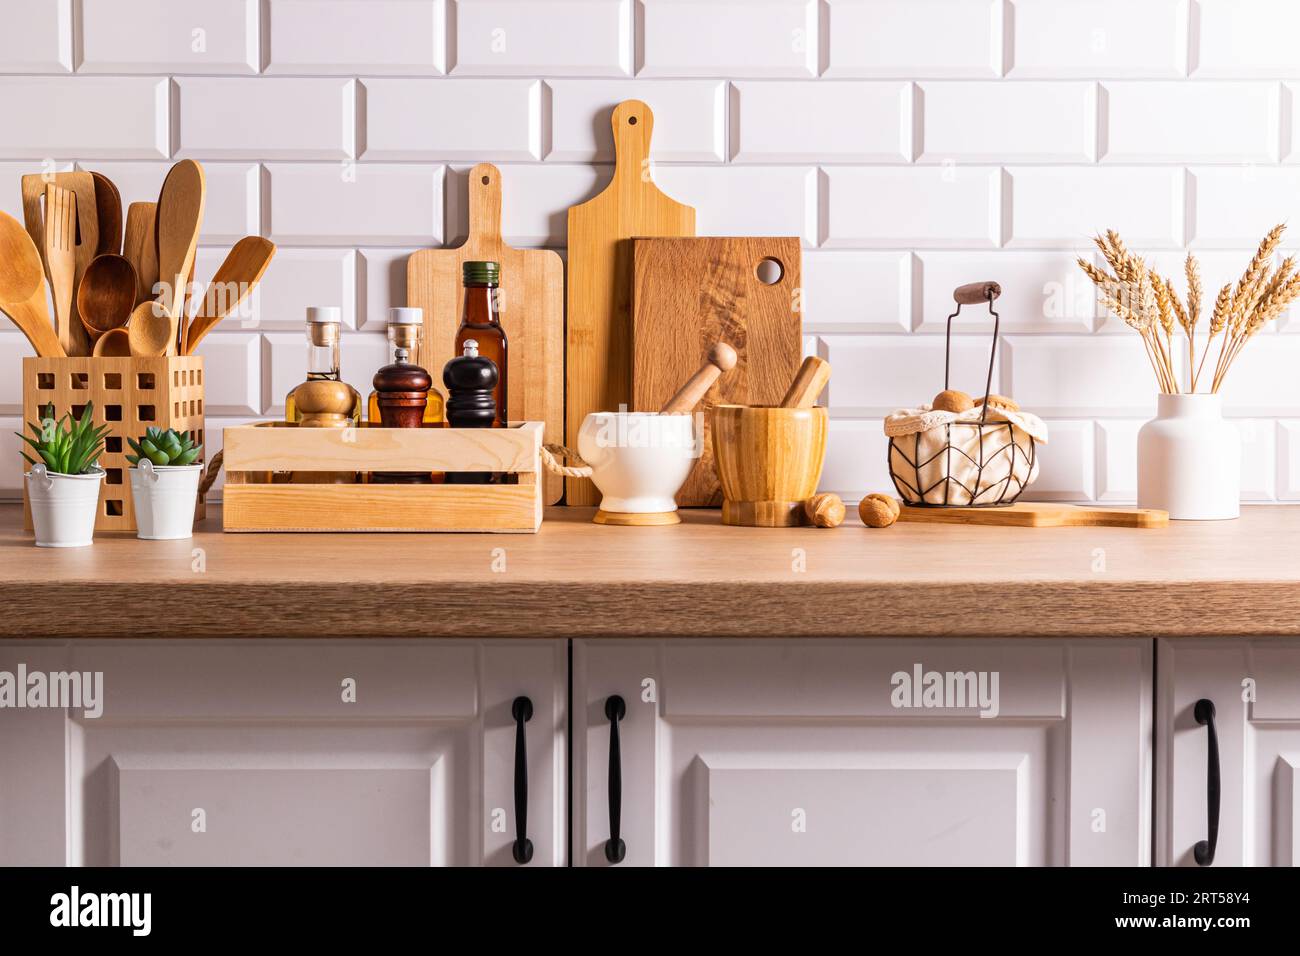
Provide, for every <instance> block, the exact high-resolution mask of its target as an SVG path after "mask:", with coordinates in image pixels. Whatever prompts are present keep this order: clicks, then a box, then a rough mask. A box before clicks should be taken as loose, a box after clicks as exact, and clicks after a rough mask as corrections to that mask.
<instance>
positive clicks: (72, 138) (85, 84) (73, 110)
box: [0, 76, 171, 159]
mask: <svg viewBox="0 0 1300 956" xmlns="http://www.w3.org/2000/svg"><path fill="white" fill-rule="evenodd" d="M170 83H171V81H170V80H168V79H166V78H165V77H150V76H130V77H126V76H103V77H95V78H94V79H92V80H87V79H83V78H81V77H75V76H69V77H54V76H0V115H3V116H4V123H3V124H0V156H6V157H9V158H12V159H45V158H47V157H55V158H58V157H64V156H67V157H76V156H94V157H98V158H103V159H166V158H167V156H168V155H169V153H170V144H169V142H168V96H169V94H168V90H169V87H170Z"/></svg>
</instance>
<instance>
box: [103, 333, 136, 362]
mask: <svg viewBox="0 0 1300 956" xmlns="http://www.w3.org/2000/svg"><path fill="white" fill-rule="evenodd" d="M95 354H96V355H98V356H101V357H103V356H110V355H112V356H122V357H125V356H128V355H130V354H131V336H130V335H129V334H128V333H127V331H126V329H109V330H108V331H107V332H105V333H104V334H103V335H101V336H100V337H99V341H98V342H96V343H95Z"/></svg>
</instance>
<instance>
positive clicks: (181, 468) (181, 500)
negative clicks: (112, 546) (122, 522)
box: [127, 458, 203, 541]
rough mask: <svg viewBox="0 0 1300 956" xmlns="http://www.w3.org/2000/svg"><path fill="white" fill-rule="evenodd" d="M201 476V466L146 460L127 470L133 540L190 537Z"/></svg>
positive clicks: (163, 539)
mask: <svg viewBox="0 0 1300 956" xmlns="http://www.w3.org/2000/svg"><path fill="white" fill-rule="evenodd" d="M202 473H203V466H202V465H155V464H154V463H153V462H151V461H150V460H149V459H148V458H142V459H141V460H140V464H139V465H137V466H136V467H134V468H128V469H127V474H129V475H130V476H131V500H132V501H133V502H134V503H135V527H136V537H138V538H143V539H144V540H146V541H167V540H170V539H172V538H188V537H191V536H192V535H193V534H194V507H195V502H196V501H197V500H198V496H199V477H200V475H201V474H202Z"/></svg>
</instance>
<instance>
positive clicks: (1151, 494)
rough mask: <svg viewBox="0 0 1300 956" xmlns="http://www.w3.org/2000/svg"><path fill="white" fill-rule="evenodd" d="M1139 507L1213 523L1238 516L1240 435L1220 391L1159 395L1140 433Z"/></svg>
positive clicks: (1239, 505)
mask: <svg viewBox="0 0 1300 956" xmlns="http://www.w3.org/2000/svg"><path fill="white" fill-rule="evenodd" d="M1137 461H1138V495H1137V497H1138V501H1137V503H1138V507H1139V508H1159V509H1161V510H1164V511H1168V512H1169V517H1170V518H1175V519H1181V520H1188V521H1213V520H1220V519H1225V518H1236V517H1237V516H1238V515H1240V514H1241V434H1240V433H1239V432H1238V431H1237V426H1236V425H1234V424H1233V423H1232V422H1229V421H1225V420H1224V418H1223V401H1222V399H1221V398H1220V397H1219V396H1218V395H1161V396H1160V403H1159V405H1158V407H1157V411H1156V417H1155V418H1153V419H1152V420H1151V421H1149V422H1147V423H1146V424H1145V425H1143V426H1142V429H1141V430H1140V431H1139V432H1138V449H1137Z"/></svg>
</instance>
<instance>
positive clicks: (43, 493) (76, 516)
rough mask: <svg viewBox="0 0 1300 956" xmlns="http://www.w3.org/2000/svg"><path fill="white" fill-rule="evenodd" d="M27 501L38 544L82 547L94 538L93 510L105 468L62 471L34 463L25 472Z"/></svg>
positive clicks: (96, 507)
mask: <svg viewBox="0 0 1300 956" xmlns="http://www.w3.org/2000/svg"><path fill="white" fill-rule="evenodd" d="M25 477H26V478H27V501H28V503H29V504H30V505H31V508H32V528H33V529H35V531H36V547H38V548H84V547H86V546H87V545H89V544H91V543H92V542H93V541H94V537H95V514H96V512H98V510H99V488H100V485H101V484H102V483H103V481H104V469H102V468H99V467H94V468H91V470H90V471H89V472H87V473H86V474H84V475H63V474H59V473H58V472H55V471H47V470H46V468H45V466H44V465H33V466H32V470H31V471H29V472H27V474H26V476H25Z"/></svg>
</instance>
